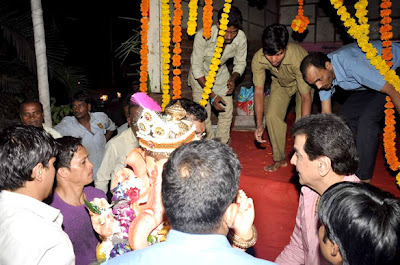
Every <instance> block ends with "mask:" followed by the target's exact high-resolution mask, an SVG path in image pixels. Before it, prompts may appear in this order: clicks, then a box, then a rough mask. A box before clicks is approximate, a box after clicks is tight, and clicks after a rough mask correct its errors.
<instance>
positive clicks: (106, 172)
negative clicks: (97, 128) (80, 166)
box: [94, 128, 139, 194]
mask: <svg viewBox="0 0 400 265" xmlns="http://www.w3.org/2000/svg"><path fill="white" fill-rule="evenodd" d="M137 147H139V142H138V140H137V139H136V137H135V135H134V134H133V132H132V130H131V129H130V128H129V129H127V130H125V131H123V132H122V133H121V134H118V135H117V136H115V137H114V138H112V139H111V140H110V141H108V143H107V145H106V151H105V153H104V157H103V161H102V162H101V165H100V168H99V171H98V172H97V179H96V180H95V182H94V185H95V187H96V188H98V189H100V190H102V191H104V193H106V194H107V191H108V182H109V181H110V180H111V179H113V178H114V176H115V174H116V173H117V172H118V171H120V170H121V169H123V168H124V167H125V158H126V156H127V155H128V154H129V153H130V152H131V151H132V150H133V149H134V148H137Z"/></svg>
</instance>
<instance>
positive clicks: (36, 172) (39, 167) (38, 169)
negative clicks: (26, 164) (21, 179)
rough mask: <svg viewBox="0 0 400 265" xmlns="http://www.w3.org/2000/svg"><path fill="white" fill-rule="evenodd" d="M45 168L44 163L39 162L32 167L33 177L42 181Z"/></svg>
mask: <svg viewBox="0 0 400 265" xmlns="http://www.w3.org/2000/svg"><path fill="white" fill-rule="evenodd" d="M43 170H44V168H43V164H42V163H37V164H36V166H35V167H34V168H33V169H32V175H31V177H32V178H33V179H34V180H35V181H39V182H42V180H43V177H42V173H43Z"/></svg>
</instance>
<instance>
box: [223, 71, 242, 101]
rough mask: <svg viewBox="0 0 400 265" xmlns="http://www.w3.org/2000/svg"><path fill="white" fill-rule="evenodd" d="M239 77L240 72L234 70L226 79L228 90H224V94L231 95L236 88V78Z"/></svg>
mask: <svg viewBox="0 0 400 265" xmlns="http://www.w3.org/2000/svg"><path fill="white" fill-rule="evenodd" d="M239 77H240V74H239V73H237V72H234V73H233V74H232V76H231V77H230V78H229V79H228V84H227V85H228V92H226V95H227V96H228V95H231V94H232V93H233V91H235V88H236V80H237V79H238V78H239Z"/></svg>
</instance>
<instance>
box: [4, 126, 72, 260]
mask: <svg viewBox="0 0 400 265" xmlns="http://www.w3.org/2000/svg"><path fill="white" fill-rule="evenodd" d="M56 155H57V145H56V143H55V141H54V139H53V138H52V137H51V136H50V135H48V134H47V133H46V132H45V131H43V130H41V129H39V128H36V127H33V126H27V125H14V126H10V127H8V128H6V129H4V130H3V131H2V132H1V133H0V161H1V162H0V231H1V232H0V246H1V251H0V264H2V265H8V264H10V265H11V264H13V265H14V264H40V265H44V264H49V265H50V264H52V265H53V264H75V256H74V252H73V248H72V244H71V241H70V239H69V237H68V235H67V234H66V233H64V231H63V230H62V227H61V226H62V222H63V216H62V214H61V213H60V211H59V210H57V209H55V208H53V207H50V206H48V205H47V204H45V203H43V202H42V201H43V200H44V199H46V198H47V197H48V196H49V195H50V193H51V190H52V187H53V183H54V176H55V169H54V161H55V160H56V158H55V157H56Z"/></svg>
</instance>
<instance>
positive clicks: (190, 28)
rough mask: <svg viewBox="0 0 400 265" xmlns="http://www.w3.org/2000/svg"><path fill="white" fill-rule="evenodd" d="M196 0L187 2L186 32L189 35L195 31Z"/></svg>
mask: <svg viewBox="0 0 400 265" xmlns="http://www.w3.org/2000/svg"><path fill="white" fill-rule="evenodd" d="M197 1H198V0H190V2H189V19H188V22H187V33H188V35H190V36H193V35H194V34H195V33H196V27H197Z"/></svg>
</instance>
